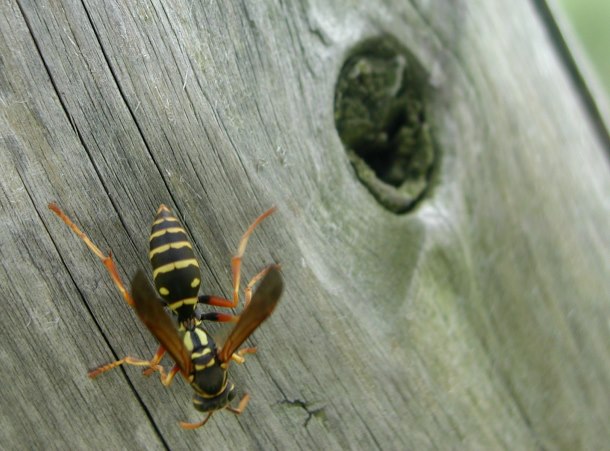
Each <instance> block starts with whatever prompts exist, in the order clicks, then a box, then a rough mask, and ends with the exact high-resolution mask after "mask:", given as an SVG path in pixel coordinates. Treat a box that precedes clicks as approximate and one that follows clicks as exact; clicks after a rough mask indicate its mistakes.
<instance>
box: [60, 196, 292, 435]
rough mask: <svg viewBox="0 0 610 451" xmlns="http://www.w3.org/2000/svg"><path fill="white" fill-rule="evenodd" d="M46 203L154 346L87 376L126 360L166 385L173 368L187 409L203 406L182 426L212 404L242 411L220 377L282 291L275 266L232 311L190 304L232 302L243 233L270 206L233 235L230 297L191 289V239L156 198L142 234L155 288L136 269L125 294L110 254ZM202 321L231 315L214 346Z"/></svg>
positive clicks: (194, 268)
mask: <svg viewBox="0 0 610 451" xmlns="http://www.w3.org/2000/svg"><path fill="white" fill-rule="evenodd" d="M49 209H51V211H53V213H55V214H56V215H57V216H58V217H59V218H60V219H61V220H62V221H63V222H64V223H66V224H67V225H68V227H70V229H72V231H73V232H74V233H75V234H76V235H78V236H79V237H80V238H81V240H83V241H84V242H85V244H86V245H87V246H88V247H89V249H91V251H93V253H94V254H95V255H96V256H97V257H98V258H99V259H100V260H101V261H102V263H103V264H104V266H105V267H106V269H107V270H108V273H109V274H110V277H111V278H112V280H113V282H114V284H115V285H116V287H117V288H118V290H119V291H120V292H121V294H122V295H123V298H124V299H125V301H126V302H127V303H128V304H129V305H130V306H131V307H133V308H134V310H135V311H136V314H137V315H138V317H139V318H140V320H141V321H142V323H144V325H145V326H146V328H147V329H148V330H149V331H150V332H151V333H152V335H153V336H154V337H155V338H156V339H157V341H158V342H159V345H160V346H159V349H158V350H157V352H156V353H155V355H154V356H153V357H152V358H151V359H150V360H143V359H138V358H135V357H131V356H126V357H123V358H122V359H120V360H117V361H115V362H111V363H108V364H106V365H102V366H100V367H98V368H95V369H93V370H91V371H89V373H88V375H89V377H91V378H95V377H97V376H99V375H100V374H102V373H104V372H106V371H109V370H111V369H113V368H116V367H118V366H120V365H134V366H142V367H145V369H144V371H143V373H144V374H145V375H150V374H152V373H154V372H159V375H160V378H161V382H162V383H163V385H165V386H169V385H170V384H171V382H172V380H173V379H174V377H175V375H176V374H177V373H178V372H180V374H182V376H183V377H184V378H185V379H186V381H187V382H188V383H189V384H190V385H191V387H192V388H193V390H194V391H195V393H194V396H193V405H194V407H195V409H196V410H198V411H200V412H207V413H208V414H207V416H206V417H205V418H204V419H203V420H202V421H199V422H196V423H185V422H180V423H179V424H180V426H181V427H182V428H184V429H197V428H199V427H201V426H203V425H204V424H205V423H206V422H207V421H208V420H209V419H210V417H211V416H212V414H213V413H214V412H215V411H217V410H221V409H227V410H229V411H231V412H233V413H236V414H240V413H241V412H243V411H244V409H245V408H246V406H247V404H248V401H249V399H250V396H249V395H248V394H245V395H244V396H243V398H242V399H241V400H240V401H239V403H238V405H237V407H233V406H231V405H230V403H231V401H232V400H233V399H234V398H235V395H236V393H235V385H234V384H233V383H231V382H229V381H228V376H227V371H228V367H229V363H230V362H231V361H234V362H236V363H243V362H244V355H245V354H249V353H253V352H255V351H256V348H243V349H238V348H239V347H240V346H241V345H242V344H243V342H244V341H245V340H246V339H247V338H248V337H249V336H250V335H251V334H252V333H253V332H254V331H255V330H256V329H257V328H258V327H259V326H260V325H261V324H262V323H263V321H265V320H266V319H267V318H268V317H269V316H270V315H271V313H272V312H273V310H274V309H275V307H276V305H277V303H278V302H279V300H280V297H281V294H282V290H283V281H282V276H281V274H280V271H279V267H278V266H277V265H271V266H267V267H266V268H264V269H263V270H262V271H261V272H259V273H258V274H257V275H255V276H254V277H253V278H252V279H251V280H250V281H249V282H248V284H247V286H246V288H245V295H246V300H245V308H244V310H243V312H242V313H241V314H240V315H231V314H227V313H219V312H208V313H203V314H201V313H198V312H197V311H196V306H197V304H207V305H212V306H216V307H226V308H234V307H236V306H237V305H238V303H239V286H240V270H241V261H242V257H243V254H244V252H245V250H246V245H247V243H248V239H249V237H250V235H251V234H252V232H253V231H254V229H255V228H256V226H257V225H258V224H260V222H261V221H263V220H264V219H265V218H266V217H267V216H269V215H271V214H272V213H273V212H274V211H275V208H271V209H269V210H267V211H266V212H264V213H263V214H262V215H260V216H259V217H258V218H257V219H256V220H255V221H254V222H253V223H252V224H251V225H250V227H248V229H247V230H246V232H245V233H244V235H243V236H242V238H241V240H240V242H239V246H238V248H237V253H236V254H235V255H234V256H233V258H232V259H231V270H232V275H233V299H232V300H228V299H224V298H221V297H218V296H210V295H198V293H199V285H200V282H201V275H200V270H199V264H198V262H197V259H196V258H195V254H194V253H193V248H192V244H191V242H190V240H189V238H188V236H187V234H186V231H185V230H184V228H183V227H182V225H181V224H180V221H179V220H178V219H177V218H176V217H175V216H173V215H172V213H171V211H170V210H169V209H168V208H167V207H166V206H165V205H161V206H160V207H159V209H158V210H157V214H156V216H155V218H154V220H153V225H152V230H151V234H150V239H149V241H150V252H149V259H150V262H151V266H152V269H153V279H154V282H155V288H156V292H155V289H153V288H152V286H151V285H150V284H149V282H148V280H147V278H146V276H145V275H144V273H143V272H142V271H141V270H139V271H138V272H137V273H136V275H135V276H134V278H133V279H132V282H131V293H129V291H128V290H127V289H126V288H125V285H124V284H123V282H122V281H121V278H120V276H119V273H118V270H117V267H116V265H115V263H114V260H113V259H112V254H108V255H104V254H103V253H102V251H100V249H99V248H98V247H97V246H96V245H95V244H94V243H93V242H92V241H91V239H90V238H89V237H88V236H87V235H86V234H85V233H84V232H82V231H81V230H80V229H79V228H78V226H77V225H76V224H75V223H74V222H73V221H72V220H71V219H70V218H69V217H68V216H67V215H66V214H65V213H64V212H63V211H62V210H61V209H60V208H59V207H58V206H57V204H55V203H50V204H49ZM256 283H258V287H257V289H256V291H255V292H254V294H253V295H252V287H253V286H254V285H255V284H256ZM157 293H158V295H159V296H157ZM159 297H160V298H159ZM163 305H165V306H167V307H168V309H169V310H170V311H172V312H173V313H175V314H176V316H177V320H178V321H177V323H178V327H176V325H175V324H174V322H173V321H172V319H171V318H170V316H168V315H167V314H166V312H165V310H164V309H163ZM204 320H205V321H217V322H228V321H230V322H235V326H234V327H233V329H232V330H231V332H230V333H229V336H228V338H227V339H226V341H225V342H224V344H223V345H222V347H217V346H216V343H215V342H214V340H213V338H212V337H211V336H210V334H208V332H206V330H205V329H204V328H203V326H202V322H203V321H204ZM166 352H167V353H168V354H169V355H170V356H171V358H172V359H173V360H174V362H175V365H174V366H173V367H172V368H171V370H169V371H166V370H165V368H164V367H163V366H162V365H161V364H160V362H161V359H162V358H163V356H164V355H165V353H166Z"/></svg>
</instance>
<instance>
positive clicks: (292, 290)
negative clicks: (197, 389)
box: [0, 0, 610, 449]
mask: <svg viewBox="0 0 610 451" xmlns="http://www.w3.org/2000/svg"><path fill="white" fill-rule="evenodd" d="M330 3H333V2H330ZM330 3H328V2H323V1H313V2H288V3H285V2H282V3H277V4H276V3H273V4H272V3H271V2H245V3H238V2H217V3H213V2H212V3H211V2H199V3H197V2H195V3H193V2H181V1H177V2H159V1H153V2H151V3H146V2H144V3H143V2H88V1H87V2H82V3H77V2H47V1H39V2H31V1H25V0H24V1H19V2H16V1H5V2H2V3H1V4H0V36H1V38H0V64H1V71H0V111H1V114H0V167H1V168H2V177H0V188H1V189H0V207H1V211H0V220H1V227H0V246H1V247H0V255H1V257H2V258H1V263H0V265H1V271H0V287H1V288H0V294H1V298H2V300H3V303H4V309H3V314H2V315H1V317H0V328H1V330H2V343H3V344H2V346H1V348H0V349H1V354H2V367H1V368H2V370H1V371H2V376H3V377H2V380H3V387H2V389H0V402H1V404H2V407H3V408H2V413H1V414H0V426H1V427H0V447H2V448H3V449H36V448H38V449H40V448H59V449H67V448H70V449H77V448H80V449H86V448H90V449H94V448H98V449H102V448H103V449H120V448H140V449H167V448H171V449H191V448H193V447H195V446H197V445H199V444H201V447H202V448H205V449H223V448H232V449H243V448H256V449H273V448H277V449H293V448H296V447H299V448H303V449H330V448H335V449H338V448H347V449H350V448H351V449H371V448H381V449H428V448H440V449H453V448H465V449H501V448H509V449H541V448H544V449H602V448H604V447H607V443H608V441H607V438H608V434H607V418H608V415H609V414H610V396H608V393H609V388H608V387H610V347H609V345H608V344H609V343H610V328H609V324H610V294H609V293H610V277H609V274H610V235H609V234H608V230H610V204H609V199H610V175H609V171H608V150H609V145H608V142H609V141H608V133H607V128H606V127H607V126H606V125H604V121H603V119H601V116H600V115H599V114H598V113H597V112H596V110H595V108H593V107H594V106H595V104H594V103H592V100H591V99H590V98H587V97H586V96H585V95H584V94H585V92H584V90H583V89H584V88H583V86H582V85H580V84H578V83H575V82H574V78H573V77H572V74H571V73H570V71H569V70H568V69H567V68H566V67H567V66H566V60H565V56H564V55H563V54H562V53H561V52H559V51H558V50H557V46H556V43H557V41H556V38H555V37H554V35H553V34H552V33H550V32H549V28H548V26H547V24H545V20H543V18H542V17H541V14H540V9H536V8H534V7H533V6H532V3H531V2H510V3H509V2H479V4H476V5H474V4H466V3H464V2H450V3H447V2H411V3H409V2H378V1H374V2H361V3H360V4H355V3H353V2H351V3H350V2H334V4H330ZM50 201H56V202H58V204H60V205H61V206H62V207H63V208H64V209H65V210H66V212H67V213H68V214H70V215H71V216H72V217H73V218H74V220H75V221H77V222H78V224H79V225H80V226H81V227H82V228H83V229H84V230H85V231H86V232H87V233H89V234H90V236H91V238H92V239H94V240H95V241H96V242H97V243H98V244H100V245H101V247H102V248H103V249H104V250H107V249H111V250H112V252H113V253H114V255H115V257H116V260H117V262H118V263H119V268H120V271H121V273H122V275H123V277H124V278H126V279H128V278H130V277H131V276H132V275H133V274H134V273H135V271H136V270H137V269H138V268H144V269H146V270H147V271H148V268H149V265H148V261H147V247H148V243H147V240H148V231H149V227H150V221H151V218H152V216H153V214H154V211H155V209H156V208H157V207H158V205H159V204H161V203H167V204H169V205H171V206H172V207H173V208H174V209H175V211H176V213H177V214H178V215H179V216H180V217H181V219H182V221H183V222H184V224H185V227H186V228H187V229H188V232H189V233H190V235H191V237H192V239H193V241H194V243H195V252H196V255H197V256H198V257H199V259H200V265H201V267H202V270H203V281H202V285H203V287H204V291H205V292H209V293H214V294H218V295H225V296H227V295H229V292H230V267H229V260H230V257H231V255H232V253H233V252H234V251H235V246H236V245H237V242H238V240H239V238H240V236H241V234H242V233H243V231H244V228H245V227H247V225H248V224H249V223H250V221H251V220H252V219H253V218H255V217H256V216H257V215H258V214H260V213H261V212H262V211H264V210H265V209H266V208H268V207H270V206H271V205H277V206H278V213H277V214H275V215H274V216H272V217H270V218H269V219H268V220H266V221H265V223H264V225H263V226H262V227H261V228H260V229H258V230H257V231H256V233H255V235H254V236H253V237H252V239H251V242H250V245H249V248H248V251H247V254H246V257H245V260H244V272H245V277H247V276H248V275H250V276H251V275H253V274H255V272H256V271H257V270H258V269H260V268H261V267H262V266H263V265H265V264H267V263H269V262H271V261H278V262H280V263H281V265H282V270H283V274H284V279H285V285H286V291H285V295H284V299H283V301H282V304H281V305H280V306H279V308H278V309H277V312H276V313H275V315H274V316H273V317H272V318H271V319H270V320H269V321H268V323H266V324H265V326H264V327H263V328H261V329H260V330H259V331H257V333H256V334H255V335H254V337H253V338H252V340H251V343H252V344H254V345H256V346H258V348H259V352H258V354H257V355H256V356H251V357H250V358H248V361H247V362H246V364H245V365H243V366H239V367H235V368H232V372H231V377H232V379H233V380H234V381H235V382H236V383H237V385H238V387H240V388H241V389H242V390H244V391H248V392H249V393H251V395H252V400H251V402H250V405H249V406H248V409H247V411H246V412H245V413H244V414H243V415H241V416H240V417H236V416H234V415H231V414H230V413H225V412H221V413H219V414H217V415H215V416H214V417H213V418H212V420H211V421H210V422H209V423H208V424H207V425H206V426H205V428H203V429H200V430H197V431H195V432H185V431H183V430H181V429H180V428H179V427H178V425H177V422H178V421H179V420H185V421H197V420H198V419H200V418H201V415H199V414H198V413H197V412H196V411H195V410H194V409H193V408H192V406H191V396H192V391H191V389H190V387H189V386H188V385H187V384H185V383H184V382H183V381H180V382H177V383H175V384H174V385H173V386H172V387H170V388H169V389H165V388H163V387H162V386H161V384H160V383H159V381H158V379H157V378H150V379H147V378H145V377H142V375H141V374H140V372H139V371H138V370H137V369H134V368H126V369H124V370H114V371H113V372H110V373H108V374H104V375H103V377H100V378H99V379H97V380H95V381H91V380H89V379H87V378H86V371H87V370H88V369H89V368H91V367H94V366H96V365H99V364H101V363H104V362H107V361H110V360H113V359H115V358H117V357H121V356H123V355H126V354H130V355H139V356H142V357H149V356H150V355H152V353H153V352H154V350H155V348H156V343H155V342H154V340H153V339H152V338H151V336H150V335H149V334H148V332H147V331H146V330H145V329H144V328H143V327H142V326H141V325H140V324H139V322H138V320H137V319H136V317H135V315H134V313H133V312H132V311H131V310H130V308H129V307H128V306H127V305H126V304H125V302H124V301H123V299H122V298H121V297H120V295H119V294H118V293H117V292H116V290H115V289H114V286H113V285H112V283H111V281H110V280H109V278H108V276H107V274H106V273H105V271H104V269H103V267H102V266H101V265H100V264H99V262H98V261H97V259H96V258H95V257H94V256H93V255H92V254H91V253H90V252H89V251H88V250H87V249H86V248H85V246H84V245H83V244H82V243H81V242H80V241H79V240H77V239H76V238H75V237H74V235H73V234H72V233H71V232H70V231H69V230H68V229H67V228H66V227H65V225H64V224H62V223H61V222H60V221H59V220H57V218H56V217H54V216H53V215H52V213H51V212H50V211H48V210H47V203H48V202H50ZM210 329H211V330H212V331H218V328H216V327H214V326H213V325H212V326H211V328H210ZM220 333H222V332H220ZM167 364H169V362H167Z"/></svg>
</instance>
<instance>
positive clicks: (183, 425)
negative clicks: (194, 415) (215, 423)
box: [178, 411, 214, 430]
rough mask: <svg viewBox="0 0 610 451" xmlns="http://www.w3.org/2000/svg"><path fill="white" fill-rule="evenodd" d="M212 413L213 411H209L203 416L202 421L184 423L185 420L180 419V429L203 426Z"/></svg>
mask: <svg viewBox="0 0 610 451" xmlns="http://www.w3.org/2000/svg"><path fill="white" fill-rule="evenodd" d="M213 413H214V411H211V412H210V413H208V416H207V417H205V418H204V419H203V420H202V421H199V422H197V423H185V422H183V421H181V422H180V423H178V424H179V425H180V427H181V428H182V429H188V430H193V429H197V428H200V427H201V426H203V425H204V424H206V423H207V422H208V420H209V419H210V417H211V416H212V414H213Z"/></svg>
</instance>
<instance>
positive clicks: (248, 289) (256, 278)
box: [244, 264, 280, 307]
mask: <svg viewBox="0 0 610 451" xmlns="http://www.w3.org/2000/svg"><path fill="white" fill-rule="evenodd" d="M271 268H276V269H280V265H276V264H274V265H269V266H265V267H264V268H263V269H262V271H261V272H259V273H258V274H257V275H255V276H254V277H252V278H251V279H250V282H248V285H246V288H245V289H244V293H245V294H246V301H245V306H246V307H247V306H248V304H249V303H250V299H252V287H253V286H254V285H255V284H256V283H257V282H258V281H259V280H261V279H262V278H263V277H265V275H266V274H267V273H268V272H269V270H270V269H271Z"/></svg>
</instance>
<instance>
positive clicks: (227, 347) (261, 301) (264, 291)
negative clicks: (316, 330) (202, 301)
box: [218, 266, 284, 363]
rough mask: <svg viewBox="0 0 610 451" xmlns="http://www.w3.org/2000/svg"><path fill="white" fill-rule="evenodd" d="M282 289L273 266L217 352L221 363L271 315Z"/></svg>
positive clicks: (282, 284)
mask: <svg viewBox="0 0 610 451" xmlns="http://www.w3.org/2000/svg"><path fill="white" fill-rule="evenodd" d="M283 288H284V282H283V281H282V275H281V274H280V271H279V270H278V269H277V268H276V267H274V266H272V267H270V268H269V272H267V274H266V275H265V277H264V278H263V280H262V281H261V282H260V284H259V286H258V288H257V290H256V291H255V293H254V295H253V296H252V300H251V301H250V304H248V306H247V307H246V308H245V309H244V311H243V312H242V314H241V315H240V317H239V320H238V321H237V324H236V325H235V327H234V328H233V330H232V331H231V333H230V334H229V337H228V338H227V340H226V342H225V344H224V345H223V346H222V348H221V349H220V351H219V352H218V358H219V359H220V361H221V362H223V363H224V362H227V361H229V360H230V359H231V356H232V355H233V353H234V352H235V351H236V350H237V348H239V347H240V346H241V344H242V343H243V342H244V341H245V340H246V338H248V337H249V336H250V334H252V332H254V330H255V329H256V328H257V327H258V326H260V325H261V323H262V322H263V321H265V320H266V319H267V318H268V317H269V315H271V313H272V312H273V310H274V309H275V306H276V305H277V303H278V302H279V300H280V296H281V295H282V290H283Z"/></svg>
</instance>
